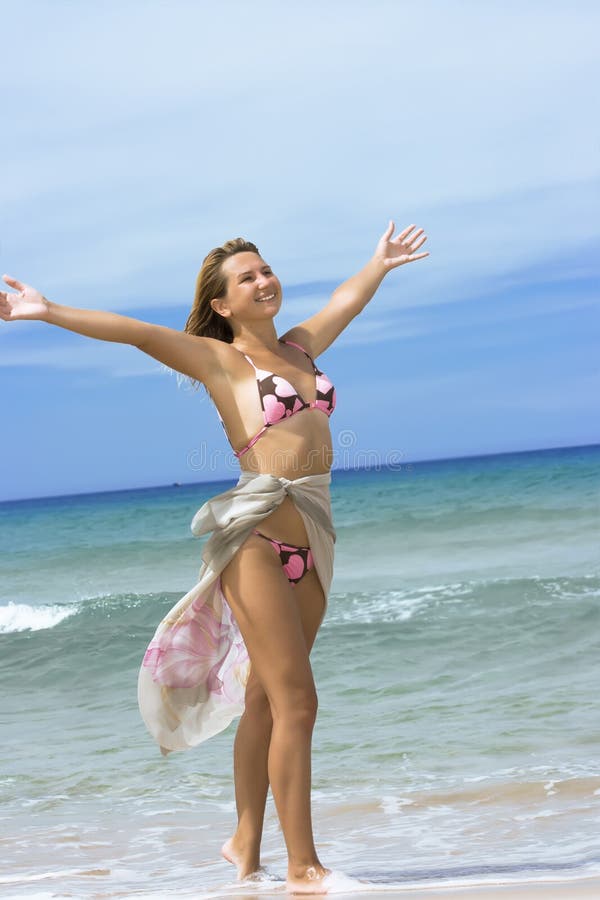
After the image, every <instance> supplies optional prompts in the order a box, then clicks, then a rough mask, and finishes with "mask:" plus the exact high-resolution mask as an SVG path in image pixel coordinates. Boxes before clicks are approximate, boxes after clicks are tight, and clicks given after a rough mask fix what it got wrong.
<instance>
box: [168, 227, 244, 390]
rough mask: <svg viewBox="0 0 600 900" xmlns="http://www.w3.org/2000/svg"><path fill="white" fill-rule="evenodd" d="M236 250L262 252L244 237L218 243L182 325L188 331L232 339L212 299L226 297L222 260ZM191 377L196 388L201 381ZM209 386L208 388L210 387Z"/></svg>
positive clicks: (206, 261)
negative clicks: (219, 245)
mask: <svg viewBox="0 0 600 900" xmlns="http://www.w3.org/2000/svg"><path fill="white" fill-rule="evenodd" d="M236 253H256V254H257V255H258V256H260V253H259V252H258V247H257V246H256V245H255V244H252V243H251V242H250V241H246V240H245V239H244V238H233V240H231V241H226V242H225V243H224V244H223V245H222V246H221V247H215V248H214V249H213V250H211V251H210V253H208V254H207V255H206V256H205V257H204V260H203V262H202V268H201V269H200V271H199V273H198V277H197V279H196V290H195V293H194V303H193V304H192V309H191V312H190V314H189V316H188V319H187V322H186V323H185V328H184V329H183V330H184V331H185V332H187V333H188V334H196V335H198V336H199V337H211V338H216V340H218V341H224V342H225V343H226V344H231V343H232V341H233V331H232V329H231V325H230V324H229V322H228V321H227V319H225V318H224V317H223V316H221V315H219V313H218V312H216V310H214V309H213V308H212V306H211V305H210V301H211V300H213V299H214V298H215V297H224V296H225V294H226V293H227V276H226V275H225V273H224V272H223V263H224V262H225V260H226V259H229V257H230V256H235V254H236ZM178 380H179V379H178ZM190 381H191V383H192V384H193V385H194V386H195V387H196V388H197V387H198V385H199V384H200V382H198V381H196V380H195V379H193V378H191V379H190ZM205 387H206V386H205ZM206 390H207V392H208V388H206Z"/></svg>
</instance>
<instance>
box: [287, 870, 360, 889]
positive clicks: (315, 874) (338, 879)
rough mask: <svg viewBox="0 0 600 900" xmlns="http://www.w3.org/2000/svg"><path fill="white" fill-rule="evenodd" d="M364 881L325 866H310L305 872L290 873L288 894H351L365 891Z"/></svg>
mask: <svg viewBox="0 0 600 900" xmlns="http://www.w3.org/2000/svg"><path fill="white" fill-rule="evenodd" d="M365 883H366V882H364V881H359V880H358V879H357V878H352V877H351V876H350V875H344V873H343V872H339V871H336V870H334V871H333V872H332V871H331V869H324V868H323V866H321V865H318V866H309V867H308V868H307V869H305V870H304V871H303V872H302V871H300V872H295V873H288V878H287V882H286V890H287V892H288V894H329V893H331V894H349V893H352V892H357V891H360V892H361V893H362V891H364V890H365Z"/></svg>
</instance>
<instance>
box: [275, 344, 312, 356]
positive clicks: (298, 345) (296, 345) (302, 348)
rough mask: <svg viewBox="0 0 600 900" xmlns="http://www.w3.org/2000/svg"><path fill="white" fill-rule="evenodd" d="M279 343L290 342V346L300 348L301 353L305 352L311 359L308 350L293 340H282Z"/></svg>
mask: <svg viewBox="0 0 600 900" xmlns="http://www.w3.org/2000/svg"><path fill="white" fill-rule="evenodd" d="M281 343H282V344H291V345H292V347H297V348H298V350H302V352H303V353H306V355H307V356H308V358H309V359H312V356H311V355H310V353H308V352H307V351H306V350H305V349H304V347H301V346H300V344H296V343H295V342H294V341H282V342H281Z"/></svg>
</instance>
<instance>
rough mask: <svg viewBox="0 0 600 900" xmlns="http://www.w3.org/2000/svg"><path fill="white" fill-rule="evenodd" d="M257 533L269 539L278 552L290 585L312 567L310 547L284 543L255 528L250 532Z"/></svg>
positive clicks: (312, 560) (296, 581)
mask: <svg viewBox="0 0 600 900" xmlns="http://www.w3.org/2000/svg"><path fill="white" fill-rule="evenodd" d="M252 533H253V534H258V535H259V537H262V538H265V540H267V541H269V543H270V544H271V546H272V547H273V548H274V550H275V551H276V552H277V553H278V554H279V558H280V560H281V565H282V566H283V571H284V572H285V574H286V575H287V579H288V581H289V583H290V584H291V586H292V587H294V585H296V584H298V582H299V581H300V580H301V579H302V578H303V577H304V575H306V573H307V572H310V570H311V569H312V568H313V567H314V564H315V561H314V559H313V555H312V550H311V549H310V547H297V546H296V544H286V543H284V542H283V541H276V540H275V538H271V537H269V536H268V535H267V534H263V533H262V532H261V531H257V530H256V528H255V529H254V530H253V532H252Z"/></svg>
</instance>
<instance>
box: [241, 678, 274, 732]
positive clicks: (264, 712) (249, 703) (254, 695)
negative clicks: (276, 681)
mask: <svg viewBox="0 0 600 900" xmlns="http://www.w3.org/2000/svg"><path fill="white" fill-rule="evenodd" d="M245 712H246V713H247V714H248V715H249V716H251V717H252V719H253V720H256V721H258V720H260V721H262V722H263V723H265V724H269V723H271V724H272V716H271V704H270V703H269V698H268V697H267V695H266V694H265V692H264V689H263V688H262V686H261V685H260V684H257V683H256V682H254V683H249V684H248V686H247V688H246V702H245Z"/></svg>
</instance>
